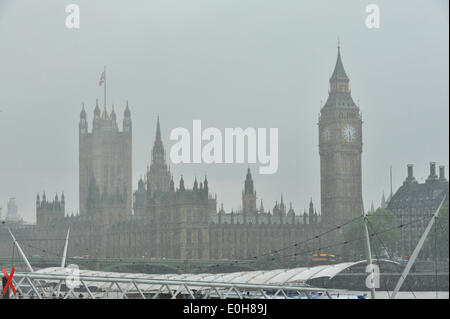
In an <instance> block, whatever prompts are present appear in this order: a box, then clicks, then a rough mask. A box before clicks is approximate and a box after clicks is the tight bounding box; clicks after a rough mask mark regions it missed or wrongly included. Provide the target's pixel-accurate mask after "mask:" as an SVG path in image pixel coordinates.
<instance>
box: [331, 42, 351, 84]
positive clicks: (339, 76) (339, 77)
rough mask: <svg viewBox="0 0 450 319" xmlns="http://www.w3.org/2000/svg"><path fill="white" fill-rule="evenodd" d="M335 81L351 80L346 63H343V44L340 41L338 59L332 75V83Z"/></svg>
mask: <svg viewBox="0 0 450 319" xmlns="http://www.w3.org/2000/svg"><path fill="white" fill-rule="evenodd" d="M334 81H347V82H348V81H350V79H349V78H348V76H347V73H346V72H345V69H344V64H343V63H342V58H341V45H340V42H338V56H337V60H336V65H335V67H334V71H333V75H331V78H330V83H331V82H334Z"/></svg>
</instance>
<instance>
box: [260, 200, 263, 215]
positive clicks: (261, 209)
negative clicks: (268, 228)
mask: <svg viewBox="0 0 450 319" xmlns="http://www.w3.org/2000/svg"><path fill="white" fill-rule="evenodd" d="M259 212H260V213H264V206H263V201H262V199H261V203H260V204H259Z"/></svg>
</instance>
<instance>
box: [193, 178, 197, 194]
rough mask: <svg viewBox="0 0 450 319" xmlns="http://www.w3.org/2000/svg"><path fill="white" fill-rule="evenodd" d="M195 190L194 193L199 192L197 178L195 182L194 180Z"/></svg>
mask: <svg viewBox="0 0 450 319" xmlns="http://www.w3.org/2000/svg"><path fill="white" fill-rule="evenodd" d="M193 190H194V191H198V182H197V177H195V180H194V187H193Z"/></svg>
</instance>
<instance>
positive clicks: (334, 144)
mask: <svg viewBox="0 0 450 319" xmlns="http://www.w3.org/2000/svg"><path fill="white" fill-rule="evenodd" d="M349 82H350V80H349V78H348V76H347V74H346V72H345V70H344V66H343V64H342V59H341V52H340V47H339V46H338V56H337V61H336V66H335V68H334V71H333V74H332V76H331V78H330V88H329V95H328V99H327V101H326V103H325V105H324V106H323V107H322V109H321V111H320V116H319V154H320V188H321V189H320V191H321V206H322V207H321V208H322V221H323V222H325V223H330V224H339V223H341V222H343V221H345V220H348V219H351V218H352V217H354V216H356V215H360V214H361V213H362V210H363V203H362V181H361V180H362V177H361V153H362V118H361V113H360V110H359V107H358V106H357V105H356V104H355V102H354V101H353V99H352V96H351V92H350V85H349Z"/></svg>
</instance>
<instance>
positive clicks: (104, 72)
mask: <svg viewBox="0 0 450 319" xmlns="http://www.w3.org/2000/svg"><path fill="white" fill-rule="evenodd" d="M103 74H104V75H105V87H104V91H105V92H104V95H105V97H104V99H103V101H104V103H105V107H106V65H105V66H104V69H103Z"/></svg>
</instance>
